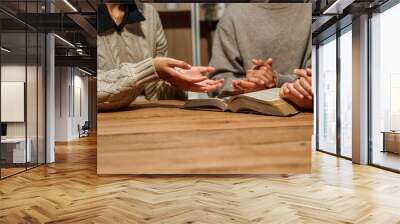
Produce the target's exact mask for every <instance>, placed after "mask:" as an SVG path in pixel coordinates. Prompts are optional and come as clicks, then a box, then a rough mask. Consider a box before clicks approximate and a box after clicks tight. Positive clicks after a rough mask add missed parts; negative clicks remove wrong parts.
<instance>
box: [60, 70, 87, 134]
mask: <svg viewBox="0 0 400 224" xmlns="http://www.w3.org/2000/svg"><path fill="white" fill-rule="evenodd" d="M79 95H80V97H79ZM79 101H80V102H79ZM88 103H89V102H88V78H87V77H86V76H84V74H83V73H82V72H80V71H79V70H77V69H76V68H71V67H56V93H55V112H56V113H55V119H56V122H55V123H56V126H55V129H56V132H55V140H56V141H70V140H74V139H77V138H79V132H78V125H81V126H82V125H83V124H84V123H85V121H87V120H88ZM80 106H81V108H79V107H80ZM79 109H81V112H80V110H79Z"/></svg>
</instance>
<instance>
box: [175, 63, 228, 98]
mask: <svg viewBox="0 0 400 224" xmlns="http://www.w3.org/2000/svg"><path fill="white" fill-rule="evenodd" d="M178 71H180V72H182V73H183V74H185V75H187V76H190V77H194V78H195V77H199V78H200V77H204V75H206V74H207V73H210V72H214V71H215V68H214V67H210V66H192V67H191V68H190V69H178ZM223 84H224V80H223V79H219V80H212V79H205V80H204V81H201V82H198V83H196V85H199V86H202V87H204V88H206V91H205V92H213V91H215V90H217V89H218V88H220V87H222V85H223Z"/></svg>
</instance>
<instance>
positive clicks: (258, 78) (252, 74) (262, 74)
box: [232, 58, 276, 95]
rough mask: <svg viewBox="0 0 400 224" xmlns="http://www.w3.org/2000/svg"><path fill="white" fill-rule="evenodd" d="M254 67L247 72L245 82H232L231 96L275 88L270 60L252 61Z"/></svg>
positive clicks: (274, 78)
mask: <svg viewBox="0 0 400 224" xmlns="http://www.w3.org/2000/svg"><path fill="white" fill-rule="evenodd" d="M252 63H253V64H254V65H255V66H254V67H253V68H252V69H249V70H247V72H246V78H245V80H233V81H232V89H233V94H234V95H235V94H240V93H247V92H254V91H258V90H263V89H268V88H273V87H275V86H276V75H275V72H274V71H273V70H272V59H271V58H270V59H268V60H265V61H263V60H259V59H253V60H252Z"/></svg>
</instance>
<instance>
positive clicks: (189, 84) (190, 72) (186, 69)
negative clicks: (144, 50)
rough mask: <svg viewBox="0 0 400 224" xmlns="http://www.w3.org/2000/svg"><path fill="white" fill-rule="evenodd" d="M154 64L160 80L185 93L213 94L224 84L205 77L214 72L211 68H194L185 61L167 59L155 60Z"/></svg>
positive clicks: (159, 58)
mask: <svg viewBox="0 0 400 224" xmlns="http://www.w3.org/2000/svg"><path fill="white" fill-rule="evenodd" d="M153 64H154V67H155V69H156V72H157V74H158V76H159V77H160V79H163V80H165V81H167V82H169V83H171V84H172V85H174V86H176V87H177V88H179V89H182V90H184V91H192V92H212V91H215V90H216V89H217V88H219V87H220V86H221V85H222V84H221V83H222V82H223V81H221V80H216V81H214V80H209V79H208V78H207V77H205V76H204V75H203V74H205V73H207V72H210V71H213V70H214V69H213V68H210V67H192V66H190V65H189V64H188V63H186V62H184V61H179V60H175V59H172V58H167V57H158V58H154V59H153Z"/></svg>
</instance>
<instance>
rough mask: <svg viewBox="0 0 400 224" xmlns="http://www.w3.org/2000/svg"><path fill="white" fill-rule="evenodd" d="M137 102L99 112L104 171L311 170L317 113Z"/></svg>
mask: <svg viewBox="0 0 400 224" xmlns="http://www.w3.org/2000/svg"><path fill="white" fill-rule="evenodd" d="M182 104H183V102H180V101H159V102H153V103H143V102H142V103H135V104H133V105H131V107H129V108H128V109H126V110H124V111H119V112H108V113H99V115H98V133H97V135H98V136H97V172H98V174H270V173H275V174H276V173H278V174H286V173H306V172H309V171H310V169H311V143H310V142H311V134H312V124H313V116H312V113H300V114H298V115H295V116H293V117H274V116H263V115H255V114H241V113H230V112H225V113H224V112H214V111H196V110H184V109H180V106H181V105H182Z"/></svg>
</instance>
